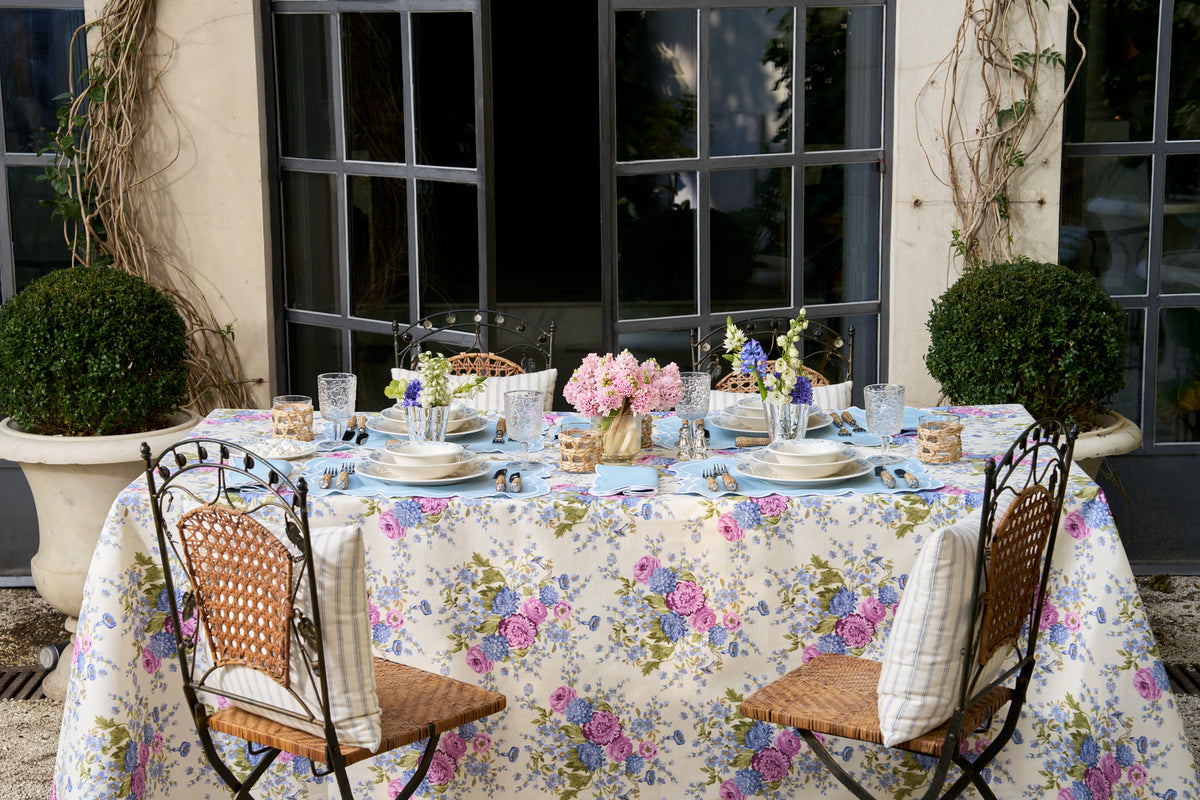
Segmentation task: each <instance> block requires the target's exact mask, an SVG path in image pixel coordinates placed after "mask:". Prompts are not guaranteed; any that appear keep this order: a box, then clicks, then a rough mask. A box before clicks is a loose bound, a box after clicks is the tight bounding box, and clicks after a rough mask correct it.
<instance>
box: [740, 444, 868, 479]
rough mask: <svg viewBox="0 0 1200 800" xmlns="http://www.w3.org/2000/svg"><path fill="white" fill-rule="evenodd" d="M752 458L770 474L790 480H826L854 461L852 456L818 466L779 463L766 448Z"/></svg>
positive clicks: (773, 454) (777, 458) (774, 455)
mask: <svg viewBox="0 0 1200 800" xmlns="http://www.w3.org/2000/svg"><path fill="white" fill-rule="evenodd" d="M752 458H754V460H755V461H757V462H758V463H759V464H761V465H762V466H764V467H766V468H767V469H769V470H770V471H771V474H773V475H777V476H778V477H780V478H791V479H793V480H812V479H814V478H828V477H829V476H831V475H836V474H837V473H839V472H841V471H842V470H844V469H845V468H846V466H847V465H848V464H850V463H852V462H853V461H854V460H855V456H854V455H849V456H847V457H846V458H843V459H840V460H838V461H826V462H823V463H818V464H794V463H788V462H784V461H780V460H779V457H778V456H777V455H776V454H775V453H772V452H771V451H770V450H768V449H767V448H763V449H762V450H760V451H758V452H757V453H755V454H754V455H753V456H752Z"/></svg>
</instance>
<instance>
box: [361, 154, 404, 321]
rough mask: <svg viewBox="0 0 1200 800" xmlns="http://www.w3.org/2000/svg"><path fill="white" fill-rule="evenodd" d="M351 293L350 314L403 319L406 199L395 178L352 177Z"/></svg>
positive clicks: (402, 181)
mask: <svg viewBox="0 0 1200 800" xmlns="http://www.w3.org/2000/svg"><path fill="white" fill-rule="evenodd" d="M348 180H349V202H350V215H349V222H350V288H351V294H350V296H351V298H353V302H354V309H353V313H354V314H355V315H357V316H360V317H367V318H369V319H382V320H393V319H407V318H408V198H407V196H406V195H405V181H404V180H401V179H398V178H369V177H364V176H351V177H350V178H349V179H348Z"/></svg>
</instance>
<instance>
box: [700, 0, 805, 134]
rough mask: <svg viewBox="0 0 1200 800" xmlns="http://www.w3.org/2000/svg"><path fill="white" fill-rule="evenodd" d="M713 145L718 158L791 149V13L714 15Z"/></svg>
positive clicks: (739, 11)
mask: <svg viewBox="0 0 1200 800" xmlns="http://www.w3.org/2000/svg"><path fill="white" fill-rule="evenodd" d="M709 24H710V32H709V36H710V41H711V42H712V44H711V48H712V53H711V54H710V66H709V71H710V74H711V75H712V86H711V87H710V88H709V105H710V108H709V136H710V144H709V148H710V151H711V153H712V155H714V156H733V155H751V154H754V153H781V152H782V153H786V152H790V151H791V149H792V141H791V132H792V124H791V123H792V38H793V36H792V11H791V10H790V9H773V8H772V9H761V8H749V9H717V10H715V11H713V12H712V13H711V15H710V23H709Z"/></svg>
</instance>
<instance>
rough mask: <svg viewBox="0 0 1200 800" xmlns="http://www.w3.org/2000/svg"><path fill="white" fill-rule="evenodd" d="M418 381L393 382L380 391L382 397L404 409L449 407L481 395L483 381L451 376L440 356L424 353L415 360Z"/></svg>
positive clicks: (476, 378)
mask: <svg viewBox="0 0 1200 800" xmlns="http://www.w3.org/2000/svg"><path fill="white" fill-rule="evenodd" d="M417 372H418V373H419V374H420V377H418V378H413V379H412V380H393V381H392V382H391V383H389V384H388V385H387V388H385V389H384V390H383V393H384V395H386V396H387V397H390V398H392V399H393V400H400V401H401V402H402V404H403V405H404V407H405V408H415V407H416V406H421V407H422V408H433V407H435V406H448V405H450V403H451V402H453V401H454V400H457V399H458V398H460V397H472V396H474V395H475V394H478V393H479V392H481V391H483V382H484V380H485V378H483V377H482V376H480V375H454V376H452V375H451V374H450V359H448V358H447V357H446V356H444V355H441V354H439V353H430V352H429V351H425V352H423V353H421V355H420V357H419V358H418V359H417Z"/></svg>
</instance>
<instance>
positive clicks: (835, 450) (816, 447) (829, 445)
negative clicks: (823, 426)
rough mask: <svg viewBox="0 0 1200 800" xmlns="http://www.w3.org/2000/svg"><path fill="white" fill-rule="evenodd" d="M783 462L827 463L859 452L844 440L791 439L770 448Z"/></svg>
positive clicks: (775, 443) (851, 456)
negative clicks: (844, 442) (843, 441)
mask: <svg viewBox="0 0 1200 800" xmlns="http://www.w3.org/2000/svg"><path fill="white" fill-rule="evenodd" d="M767 449H768V450H770V451H771V452H772V453H774V454H775V458H777V459H778V460H779V462H780V463H781V464H826V463H829V462H837V461H846V460H847V459H850V458H855V457H856V456H857V455H858V453H857V452H855V451H854V449H853V448H849V447H847V446H846V445H845V444H843V443H842V442H833V441H829V440H828V439H789V440H787V441H783V442H774V443H772V444H771V445H770V446H769V447H768V448H767Z"/></svg>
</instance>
